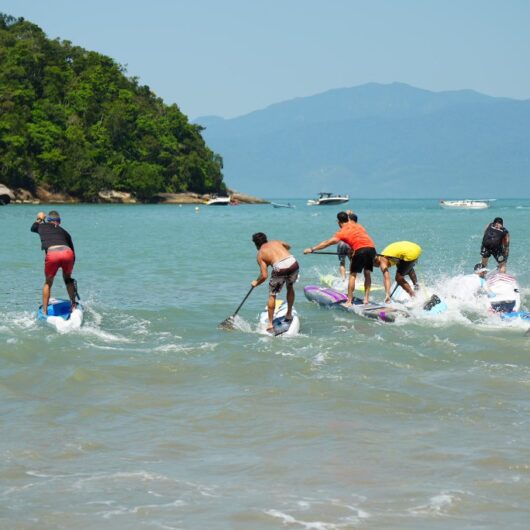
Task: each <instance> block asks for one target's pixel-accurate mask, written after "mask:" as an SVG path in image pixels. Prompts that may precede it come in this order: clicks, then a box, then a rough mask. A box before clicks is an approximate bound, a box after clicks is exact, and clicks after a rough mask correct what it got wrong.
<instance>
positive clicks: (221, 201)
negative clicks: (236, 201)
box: [206, 195, 230, 206]
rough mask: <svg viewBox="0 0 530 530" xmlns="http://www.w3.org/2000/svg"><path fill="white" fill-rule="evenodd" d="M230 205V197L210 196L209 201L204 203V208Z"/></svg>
mask: <svg viewBox="0 0 530 530" xmlns="http://www.w3.org/2000/svg"><path fill="white" fill-rule="evenodd" d="M229 204H230V197H219V196H218V195H212V197H211V199H210V200H209V201H206V206H228V205H229Z"/></svg>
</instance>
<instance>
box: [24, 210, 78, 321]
mask: <svg viewBox="0 0 530 530" xmlns="http://www.w3.org/2000/svg"><path fill="white" fill-rule="evenodd" d="M60 224H61V217H60V216H59V213H58V212H56V211H55V210H52V211H51V212H50V213H49V214H48V217H46V214H45V213H44V212H40V213H39V214H38V215H37V220H36V221H35V222H34V223H33V225H32V226H31V231H32V232H35V233H37V234H39V236H40V240H41V248H42V250H44V252H45V253H46V257H45V259H44V276H45V278H46V279H45V281H44V287H43V288H42V312H43V313H44V314H45V315H47V314H48V303H49V301H50V295H51V289H52V285H53V280H54V278H55V275H56V274H57V271H58V270H59V268H61V269H62V271H63V279H64V283H65V284H66V290H67V291H68V296H69V297H70V300H71V302H72V309H74V308H75V307H76V305H77V304H76V301H75V295H76V293H75V285H74V280H73V278H72V271H73V269H74V263H75V251H74V244H73V242H72V238H71V236H70V234H69V233H68V232H67V231H66V230H65V229H64V228H62V227H61V226H60Z"/></svg>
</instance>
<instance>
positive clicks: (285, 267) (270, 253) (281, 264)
mask: <svg viewBox="0 0 530 530" xmlns="http://www.w3.org/2000/svg"><path fill="white" fill-rule="evenodd" d="M252 241H253V242H254V244H255V245H256V248H257V249H258V254H257V256H256V259H257V262H258V265H259V270H260V275H259V277H258V278H257V279H256V280H254V281H253V282H252V287H257V286H258V285H261V284H262V283H263V282H264V281H265V280H266V279H267V276H268V272H267V269H268V267H269V266H271V267H272V274H271V279H270V281H269V300H268V303H267V311H268V316H269V325H268V327H267V331H272V330H273V329H274V327H273V325H272V320H273V317H274V309H275V307H276V295H277V294H278V293H279V292H280V291H281V290H282V287H283V285H284V284H287V313H286V314H285V320H292V319H293V315H292V311H293V304H294V287H293V286H294V282H296V280H297V278H298V269H299V265H298V262H297V261H296V259H295V257H294V256H293V255H292V254H290V253H289V249H290V248H291V245H288V244H287V243H285V242H284V241H277V240H274V241H267V236H266V235H265V234H264V233H263V232H257V233H255V234H254V235H253V236H252Z"/></svg>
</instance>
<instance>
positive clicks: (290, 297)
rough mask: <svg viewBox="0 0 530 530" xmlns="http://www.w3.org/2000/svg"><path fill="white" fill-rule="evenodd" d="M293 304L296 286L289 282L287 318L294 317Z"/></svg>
mask: <svg viewBox="0 0 530 530" xmlns="http://www.w3.org/2000/svg"><path fill="white" fill-rule="evenodd" d="M293 305H294V287H293V284H292V283H288V284H287V313H285V320H292V319H293Z"/></svg>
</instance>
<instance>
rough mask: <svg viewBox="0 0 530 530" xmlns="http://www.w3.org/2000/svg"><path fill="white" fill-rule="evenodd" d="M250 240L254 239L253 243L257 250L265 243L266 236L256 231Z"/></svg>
mask: <svg viewBox="0 0 530 530" xmlns="http://www.w3.org/2000/svg"><path fill="white" fill-rule="evenodd" d="M252 241H254V245H256V248H257V249H258V250H259V249H260V248H261V246H262V245H264V244H265V243H267V236H266V235H265V234H264V233H263V232H256V233H255V234H252Z"/></svg>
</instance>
